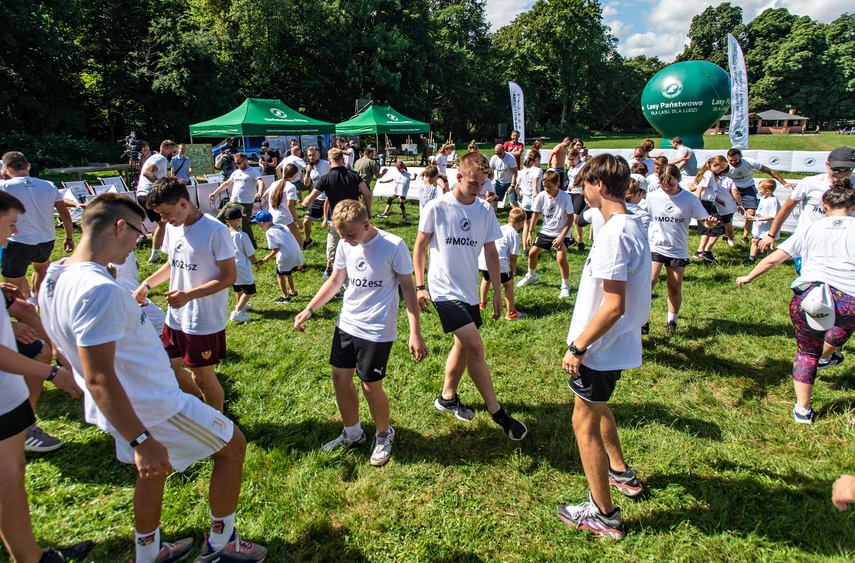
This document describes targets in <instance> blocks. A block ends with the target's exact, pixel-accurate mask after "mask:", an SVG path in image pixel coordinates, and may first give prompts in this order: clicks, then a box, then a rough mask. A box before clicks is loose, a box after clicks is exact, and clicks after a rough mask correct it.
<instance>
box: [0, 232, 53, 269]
mask: <svg viewBox="0 0 855 563" xmlns="http://www.w3.org/2000/svg"><path fill="white" fill-rule="evenodd" d="M54 242H56V241H53V240H51V241H48V242H40V243H38V244H23V243H20V242H15V241H13V240H10V241H9V242H7V243H6V248H5V250H3V265H2V271H3V276H4V277H7V278H23V277H24V276H26V275H27V268H29V267H30V264H42V263H44V262H49V261H50V254H51V252H53V244H54Z"/></svg>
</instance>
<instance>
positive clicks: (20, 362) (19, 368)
mask: <svg viewBox="0 0 855 563" xmlns="http://www.w3.org/2000/svg"><path fill="white" fill-rule="evenodd" d="M16 324H17V323H16ZM0 365H2V366H3V370H4V371H6V372H8V373H14V374H15V375H23V376H27V377H32V378H35V379H41V380H45V381H47V378H48V377H50V376H51V374H53V370H54V367H53V366H49V365H47V364H43V363H41V362H37V361H35V360H31V359H29V358H28V357H26V356H23V355H21V354H19V353H18V351H17V350H13V349H11V348H7V347H6V346H3V345H2V344H0ZM56 370H57V372H56V375H55V376H54V379H52V381H53V384H54V385H56V386H57V387H59V388H60V389H62V390H63V391H65V392H66V393H68V394H69V395H71V396H72V397H74V398H75V399H76V398H77V397H79V396H80V388H78V387H77V384H76V383H75V382H74V377H72V375H71V372H70V371H68V370H67V369H60V368H56Z"/></svg>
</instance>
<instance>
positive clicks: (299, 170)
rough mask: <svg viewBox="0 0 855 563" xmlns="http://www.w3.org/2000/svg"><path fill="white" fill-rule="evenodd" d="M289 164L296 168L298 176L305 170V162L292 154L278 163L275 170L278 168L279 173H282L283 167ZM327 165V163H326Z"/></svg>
mask: <svg viewBox="0 0 855 563" xmlns="http://www.w3.org/2000/svg"><path fill="white" fill-rule="evenodd" d="M289 164H293V165H294V166H296V167H297V173H298V174H302V173H303V170H305V169H306V161H305V160H303V159H302V158H300V157H299V156H294V155H293V154H289V155H288V156H286V157H285V158H283V159H282V162H280V163H279V164H278V165H277V166H276V168H278V169H279V171H280V172H283V173H284V170H285V167H286V166H288V165H289ZM327 164H329V163H327Z"/></svg>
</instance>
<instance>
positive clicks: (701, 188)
mask: <svg viewBox="0 0 855 563" xmlns="http://www.w3.org/2000/svg"><path fill="white" fill-rule="evenodd" d="M694 184H695V187H696V188H697V191H696V192H695V195H697V196H698V199H700V200H701V201H715V195H716V192H717V191H718V182H717V181H716V179H715V174H713V173H712V171H711V170H707V171H706V172H704V176H703V178H701V181H700V182H694Z"/></svg>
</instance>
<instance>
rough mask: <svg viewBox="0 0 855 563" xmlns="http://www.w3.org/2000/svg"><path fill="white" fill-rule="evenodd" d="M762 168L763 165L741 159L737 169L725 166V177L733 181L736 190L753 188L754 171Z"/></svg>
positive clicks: (747, 159) (748, 159)
mask: <svg viewBox="0 0 855 563" xmlns="http://www.w3.org/2000/svg"><path fill="white" fill-rule="evenodd" d="M762 168H763V165H762V164H761V163H759V162H757V161H756V160H752V159H750V158H745V157H742V162H740V163H739V167H738V168H734V167H733V166H731V165H728V166H727V177H728V178H730V179H731V180H733V183H734V184H736V187H737V188H754V171H755V170H760V169H762Z"/></svg>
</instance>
